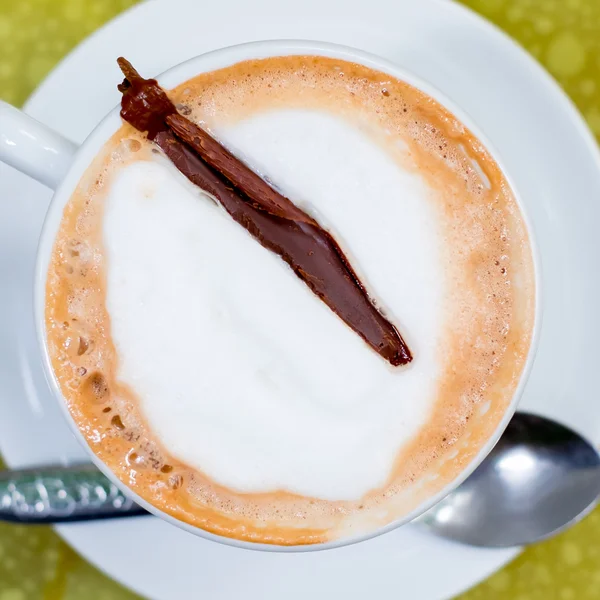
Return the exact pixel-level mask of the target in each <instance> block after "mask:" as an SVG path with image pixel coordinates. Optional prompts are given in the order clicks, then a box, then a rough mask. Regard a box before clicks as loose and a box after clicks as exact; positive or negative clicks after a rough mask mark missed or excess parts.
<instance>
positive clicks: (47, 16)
mask: <svg viewBox="0 0 600 600" xmlns="http://www.w3.org/2000/svg"><path fill="white" fill-rule="evenodd" d="M418 1H419V0H415V2H418ZM133 3H134V0H94V1H91V2H90V1H86V0H20V1H19V0H0V97H1V98H2V99H4V100H8V101H9V102H12V103H14V104H17V105H20V104H22V103H23V101H24V100H25V99H26V98H27V96H28V95H29V94H30V93H31V91H32V90H33V89H34V88H35V86H36V85H37V84H38V83H39V82H40V80H41V79H42V78H43V77H44V76H45V75H46V73H48V71H50V69H52V67H53V66H54V65H55V64H56V63H57V62H58V60H59V59H60V58H61V57H62V56H64V55H65V54H66V53H67V52H68V51H69V50H70V49H71V48H72V47H73V46H75V44H77V43H78V42H79V41H80V40H82V39H83V38H84V37H86V36H87V35H88V34H89V33H91V32H92V31H93V30H94V29H96V28H97V27H98V26H100V25H101V24H102V23H104V22H105V21H107V20H108V19H110V18H111V17H112V16H114V15H116V14H117V13H118V12H119V11H121V10H123V9H125V8H127V7H129V6H130V5H132V4H133ZM465 4H468V5H469V6H471V7H472V8H474V9H475V10H477V11H479V12H480V13H481V14H483V15H485V16H486V17H488V18H489V19H491V20H492V21H494V22H495V23H497V24H498V25H499V26H500V27H502V28H503V29H504V30H505V31H507V32H508V33H509V34H510V35H512V36H513V37H514V38H516V39H517V40H518V41H519V42H520V43H521V44H522V45H523V46H525V48H527V50H529V51H530V52H531V53H532V54H533V55H534V56H535V57H536V58H537V59H538V60H540V61H541V62H542V63H543V64H544V65H545V66H546V67H547V68H548V69H549V70H550V72H551V73H552V74H553V75H554V76H555V77H556V78H557V79H558V80H559V82H560V83H561V85H562V86H563V87H564V88H565V90H566V91H567V92H568V94H569V95H570V96H571V97H572V98H573V100H574V101H575V102H576V103H577V105H578V107H579V109H580V110H581V111H582V113H583V114H584V115H585V118H586V119H587V122H588V124H589V126H590V127H591V129H592V130H593V131H594V133H595V134H596V136H597V137H599V138H600V0H465ZM596 540H600V509H598V510H597V511H596V512H595V513H593V514H592V515H590V516H589V517H588V518H587V519H585V520H584V521H583V522H582V523H580V524H579V525H577V526H576V527H574V528H573V529H571V530H570V531H568V532H567V533H565V534H563V535H561V536H560V537H558V538H556V539H554V540H551V541H549V542H546V543H543V544H539V545H537V546H534V547H531V548H529V549H528V550H526V551H525V552H524V553H523V554H522V555H521V556H520V557H519V558H518V559H517V560H515V561H514V562H513V563H512V564H511V565H509V566H508V567H507V568H505V569H503V570H502V571H500V572H499V573H497V574H496V575H494V576H493V577H491V578H490V579H489V580H488V581H486V582H485V583H483V584H482V585H480V586H478V587H477V588H475V589H474V590H472V591H471V592H469V593H467V594H465V595H464V596H463V597H462V598H461V600H587V599H594V600H597V599H599V598H600V544H598V543H597V542H596ZM81 598H85V599H86V600H132V599H134V598H135V596H134V595H133V594H131V593H130V592H127V591H126V590H124V589H123V588H121V587H120V586H119V585H117V584H116V583H114V582H112V581H110V580H109V579H108V578H107V577H105V576H104V575H102V574H101V573H99V572H98V571H97V570H96V569H95V568H94V567H92V566H90V565H89V564H87V563H86V562H85V561H84V560H83V559H81V558H80V557H79V556H78V555H77V554H76V553H75V552H74V551H73V550H71V549H70V548H69V547H68V546H67V545H66V544H65V543H64V542H63V541H61V540H60V539H59V538H58V536H57V535H56V534H54V533H53V532H52V530H50V529H49V528H27V527H23V526H17V525H6V524H0V600H29V599H31V600H72V599H78V600H79V599H81ZM408 600H417V599H412V598H411V599H408Z"/></svg>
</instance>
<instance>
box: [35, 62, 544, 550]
mask: <svg viewBox="0 0 600 600" xmlns="http://www.w3.org/2000/svg"><path fill="white" fill-rule="evenodd" d="M169 95H170V97H171V99H172V100H173V101H174V102H175V104H176V105H178V108H179V110H180V111H181V112H182V113H183V114H186V115H188V117H189V118H190V119H192V120H194V121H196V122H198V123H200V124H201V125H202V126H204V127H206V128H207V129H209V130H211V131H212V132H213V134H214V135H215V136H216V137H217V138H218V139H219V140H221V141H222V142H223V143H224V144H225V145H226V146H227V147H228V148H230V149H231V150H232V151H233V152H235V153H236V154H237V155H238V156H239V157H240V158H242V159H243V160H244V161H246V162H247V163H248V164H249V165H250V166H251V167H252V168H253V169H255V170H256V171H257V172H259V173H260V174H262V175H263V176H264V177H266V178H268V180H269V181H270V182H271V183H272V184H273V185H274V186H276V187H277V188H279V189H280V190H281V191H282V192H283V193H285V195H286V196H288V197H289V198H290V199H291V200H293V201H294V203H296V204H297V205H298V206H300V207H302V208H303V209H304V210H305V211H306V212H308V213H309V214H311V215H313V216H314V217H315V218H316V219H317V220H318V221H319V223H321V224H322V225H323V226H326V227H327V229H328V230H329V231H330V233H332V235H333V236H334V237H335V239H336V240H337V241H338V243H339V244H340V246H341V247H342V248H343V250H344V252H345V253H346V254H347V256H348V257H349V258H350V260H351V262H352V266H353V267H354V268H355V270H356V271H357V273H358V275H359V276H360V278H361V280H362V281H364V282H365V283H366V284H367V286H368V289H369V290H370V291H371V292H372V293H373V296H374V298H375V300H376V301H377V305H378V306H379V307H380V308H381V309H382V311H383V312H384V313H385V315H386V316H387V317H388V318H389V319H390V320H391V321H392V322H393V323H395V324H397V325H398V327H399V329H401V331H402V332H403V334H405V338H406V340H407V342H408V344H409V346H410V348H411V350H412V351H413V355H414V361H413V363H412V364H411V365H409V366H408V367H402V368H394V367H391V366H390V365H389V364H386V363H385V361H383V360H382V359H381V357H379V356H378V355H377V354H376V353H374V352H373V351H372V350H371V349H370V348H369V347H368V346H367V345H366V344H365V343H364V342H363V341H362V340H361V339H360V338H359V337H358V336H356V335H355V334H354V333H353V332H352V331H351V330H350V329H349V328H348V327H347V326H346V325H345V324H344V323H343V322H342V321H341V320H340V319H338V318H337V317H336V315H334V314H333V313H332V312H331V311H330V310H329V309H328V308H327V307H326V306H325V305H324V304H323V303H322V302H321V301H320V300H319V299H318V298H316V297H315V296H314V295H313V294H311V292H310V291H309V290H308V289H307V288H306V286H305V285H304V284H303V283H302V282H300V281H299V280H298V279H297V278H296V277H295V275H294V274H293V273H292V272H291V270H290V269H289V268H288V267H287V265H285V264H284V263H283V262H282V261H281V260H280V259H279V258H278V257H277V256H275V255H273V254H272V253H270V252H269V251H268V250H266V249H265V248H263V247H262V246H260V245H259V244H258V243H257V242H256V241H255V240H254V239H253V238H252V237H251V236H250V235H249V234H248V233H247V231H245V230H244V229H243V228H241V227H240V226H239V225H238V224H237V223H235V222H234V221H232V220H231V218H230V217H229V216H228V215H227V214H226V213H225V212H224V211H223V210H222V209H221V208H220V207H219V206H218V205H216V204H215V202H214V201H213V200H212V199H211V198H209V197H207V196H206V195H203V194H202V193H201V191H200V190H199V189H197V188H195V187H194V186H192V185H191V184H189V182H187V181H186V180H185V179H184V178H183V177H182V176H181V175H180V174H179V173H178V172H177V171H176V170H175V169H174V168H173V167H172V166H171V165H170V164H169V163H168V161H166V159H165V158H164V157H163V156H162V155H161V154H160V153H159V152H157V150H156V148H154V147H153V146H152V144H150V143H149V142H148V141H147V140H145V139H144V137H143V136H142V135H140V134H139V133H138V132H136V131H134V130H133V129H132V128H131V127H129V126H128V125H123V127H122V128H121V129H120V131H119V132H117V133H116V134H115V135H114V136H113V138H112V139H111V140H110V142H109V143H108V144H107V145H106V147H105V149H104V151H103V152H102V153H101V154H100V155H99V156H98V157H97V159H96V160H95V161H94V163H93V164H92V165H91V166H90V167H89V169H88V171H87V172H86V174H85V175H84V177H83V178H82V180H81V182H80V184H79V187H78V189H77V190H76V192H75V193H74V195H73V197H72V198H71V200H70V201H69V203H68V204H67V207H66V209H65V213H64V216H63V221H62V224H61V228H60V231H59V234H58V236H57V240H56V243H55V247H54V252H53V256H52V261H51V265H50V269H49V273H48V280H47V289H46V328H47V336H48V341H49V345H50V353H51V357H52V362H53V367H54V370H55V373H56V375H57V378H58V380H59V383H60V386H61V389H62V391H63V394H64V396H65V398H66V401H67V404H68V406H69V409H70V411H71V414H72V415H73V418H74V419H75V421H76V422H77V424H78V425H79V427H80V429H81V431H82V432H83V434H84V436H85V437H86V439H87V441H88V443H89V444H90V446H91V447H92V449H93V450H94V452H95V453H96V454H97V455H98V456H99V457H100V458H101V459H102V460H103V461H104V462H105V463H106V464H107V465H108V466H109V467H110V468H111V469H112V470H113V471H114V472H115V473H116V474H117V476H118V477H119V478H121V480H122V481H123V482H124V483H126V484H127V485H128V486H130V487H131V489H133V490H134V491H135V492H136V493H138V494H139V495H140V496H142V497H143V498H145V499H146V500H148V501H149V502H150V503H152V504H154V505H155V506H157V507H158V508H160V509H161V510H163V511H165V512H167V513H169V514H171V515H173V516H175V517H177V518H179V519H181V520H183V521H186V522H189V523H192V524H194V525H198V526H200V527H203V528H205V529H207V530H209V531H213V532H215V533H218V534H222V535H226V536H229V537H235V538H239V539H245V540H251V541H259V542H266V543H275V544H306V543H318V542H323V541H328V540H332V539H337V538H341V537H346V536H352V535H356V534H360V533H364V532H365V531H368V530H372V529H376V528H379V527H381V526H383V525H385V524H387V523H389V522H391V521H393V520H394V519H396V518H399V517H401V516H402V515H403V514H405V513H406V512H407V511H409V510H411V509H412V508H414V507H415V506H416V505H418V504H419V503H420V502H422V501H423V500H424V499H425V498H427V497H429V496H431V495H432V494H434V493H435V492H436V491H439V490H440V489H441V488H442V487H443V486H444V485H445V484H446V483H448V482H449V481H451V480H452V479H453V478H454V477H456V475H457V474H458V473H460V471H461V470H462V469H463V468H464V467H465V466H466V464H467V463H468V462H469V460H470V459H472V458H473V456H474V454H475V453H476V452H477V451H478V450H479V449H480V448H481V446H482V445H483V444H484V443H485V441H486V440H487V439H488V438H489V436H490V435H491V433H492V432H493V430H494V429H495V427H496V425H497V424H498V422H499V420H500V419H501V417H502V415H503V413H504V411H505V409H506V407H507V405H508V404H509V403H510V400H511V398H512V396H513V394H514V391H515V389H516V386H517V384H518V381H519V377H520V374H521V371H522V369H523V366H524V364H525V360H526V357H527V353H528V350H529V345H530V342H531V331H532V327H533V322H534V317H535V315H534V305H535V284H534V270H533V263H532V258H531V249H530V246H529V240H528V235H527V230H526V227H525V224H524V222H523V220H522V218H521V215H520V212H519V209H518V206H517V204H516V202H515V200H514V197H513V195H512V193H511V190H510V189H509V187H508V185H507V183H506V181H505V179H504V177H503V175H502V173H501V171H500V170H499V168H498V166H497V165H496V163H495V161H494V160H493V159H492V157H491V156H490V155H489V154H488V153H487V152H486V150H485V149H484V148H483V147H482V146H481V144H480V142H479V141H478V140H477V139H476V138H474V137H473V136H472V134H471V133H470V132H469V131H467V130H466V129H465V128H464V126H463V125H462V124H461V123H460V122H458V121H457V120H456V119H455V118H454V117H453V116H452V115H451V114H449V113H448V112H447V111H445V110H444V109H443V108H442V107H441V106H440V105H439V104H438V103H436V102H435V101H434V100H433V99H431V98H429V97H428V96H425V95H424V94H422V93H421V92H419V91H417V90H415V89H414V88H412V87H410V86H409V85H407V84H405V83H403V82H400V81H397V80H395V79H393V78H391V77H390V76H389V75H386V74H383V73H379V72H376V71H373V70H371V69H369V68H367V67H363V66H360V65H355V64H350V63H346V62H343V61H339V60H334V59H326V58H321V57H278V58H270V59H264V60H260V61H249V62H244V63H239V64H237V65H234V66H232V67H228V68H225V69H222V70H220V71H215V72H213V73H207V74H203V75H200V76H198V77H196V78H195V79H192V80H190V81H188V82H186V83H185V84H182V85H180V86H178V87H177V88H176V89H175V90H172V91H171V92H169Z"/></svg>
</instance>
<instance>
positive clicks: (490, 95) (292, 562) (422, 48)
mask: <svg viewBox="0 0 600 600" xmlns="http://www.w3.org/2000/svg"><path fill="white" fill-rule="evenodd" d="M182 4H183V3H182V2H180V1H177V0H170V1H169V2H157V1H155V2H148V3H145V4H142V5H139V6H137V7H136V8H134V9H132V10H130V11H129V12H127V13H125V14H124V15H122V16H121V17H119V18H118V19H116V20H115V21H113V22H111V23H110V24H109V25H108V26H106V27H105V28H103V29H102V30H100V31H99V32H98V33H96V34H95V35H93V36H92V37H91V38H89V39H88V40H87V41H85V42H84V43H83V44H82V45H81V46H80V47H79V48H77V49H76V50H75V51H74V52H73V53H72V54H71V55H70V56H69V57H67V59H66V60H65V61H63V62H62V63H61V65H60V66H59V67H58V68H57V69H56V70H55V71H54V72H53V73H52V74H51V75H50V77H49V78H48V79H47V80H46V81H45V82H44V83H43V84H42V85H41V86H40V88H39V89H38V91H37V92H36V93H35V94H34V95H33V97H32V98H31V99H30V100H29V102H28V104H27V110H28V111H29V112H30V113H31V114H33V115H34V116H36V117H37V118H39V119H40V120H42V121H44V122H46V123H48V124H49V125H51V126H53V127H55V128H56V129H58V130H60V131H62V132H63V133H64V134H66V135H67V136H70V137H71V138H72V139H74V140H77V141H80V140H83V138H84V137H85V136H86V135H87V133H88V132H89V131H90V130H91V129H92V127H93V126H94V124H95V123H96V122H97V121H98V120H99V119H100V118H101V117H102V116H103V115H104V114H105V113H106V112H108V110H109V109H111V108H112V107H113V106H114V105H115V104H116V103H117V102H118V93H117V91H116V84H117V83H118V81H119V79H120V74H119V71H118V69H117V67H116V64H115V62H114V59H115V58H116V57H117V56H119V55H120V54H123V55H125V56H126V57H127V58H129V59H130V60H132V61H133V63H134V64H135V65H136V67H138V68H139V69H140V70H141V71H142V72H143V73H147V74H152V73H158V72H160V71H162V70H164V69H166V68H167V67H169V66H171V65H172V64H174V63H177V62H180V61H182V60H184V59H187V58H189V57H191V56H194V55H196V54H200V53H202V52H205V51H207V50H211V49H214V48H217V47H221V46H226V45H230V44H235V43H240V42H244V41H250V40H259V39H273V38H308V39H316V40H322V41H331V42H338V43H342V44H347V45H350V46H356V47H359V48H362V49H365V50H369V51H371V52H374V53H376V54H379V55H382V56H384V57H386V58H389V59H391V60H394V61H396V62H397V63H399V64H400V65H402V66H404V67H406V68H408V69H410V70H413V71H415V72H416V73H417V74H419V75H421V76H422V77H423V78H425V79H429V80H430V81H431V82H432V83H433V84H435V85H437V86H438V87H439V88H441V90H442V91H444V92H445V93H446V95H448V96H449V97H450V98H451V99H452V100H454V101H455V102H456V103H457V104H459V105H461V106H462V107H463V108H464V109H465V110H466V111H467V112H469V113H470V114H471V116H472V117H473V118H474V120H475V121H476V122H478V123H479V125H480V126H481V128H482V129H483V130H484V131H485V132H486V133H487V135H488V137H489V138H491V140H492V141H493V143H494V145H495V146H496V147H497V149H498V150H499V152H500V153H501V154H502V156H503V161H504V163H505V164H506V166H507V168H508V169H509V170H510V172H511V175H512V177H513V179H514V181H515V182H516V184H517V186H518V187H519V189H520V191H521V194H522V196H523V198H524V200H525V202H526V204H527V205H528V209H529V212H530V214H531V216H532V218H533V221H534V226H535V229H536V231H537V237H538V241H539V245H540V249H541V253H542V257H543V262H544V297H545V315H544V325H543V329H542V336H541V343H540V350H539V353H538V358H537V361H536V364H535V366H534V369H533V373H532V375H531V379H530V383H529V385H528V387H527V390H526V392H525V397H524V399H523V404H522V407H523V408H526V409H528V410H533V411H537V412H540V413H543V414H545V415H549V416H551V417H554V418H557V419H560V420H562V421H563V422H565V423H567V424H568V425H570V426H572V427H574V428H576V429H579V430H580V431H582V432H583V433H584V434H587V435H588V436H589V437H591V438H592V439H594V440H596V441H599V442H600V404H598V402H597V401H596V387H597V386H596V379H597V376H596V371H597V364H596V363H597V358H598V350H597V348H598V340H599V339H600V316H599V315H598V307H599V306H600V274H599V272H598V268H597V257H598V256H600V236H599V235H598V233H597V224H598V223H599V222H600V202H599V200H598V199H599V198H600V156H599V154H598V151H597V149H596V146H595V142H594V140H593V138H592V137H591V134H590V133H589V132H588V131H587V129H586V128H585V126H584V124H583V122H582V120H581V118H580V117H579V115H578V114H577V113H576V111H575V110H574V108H573V107H572V105H571V104H570V103H569V101H568V100H567V99H566V97H565V96H564V95H563V94H562V92H561V91H560V90H559V88H558V87H557V86H556V84H555V83H554V82H553V81H552V80H551V79H550V78H549V76H548V75H546V73H545V72H544V71H543V70H542V69H541V68H539V67H538V66H537V64H536V63H535V62H534V61H533V60H531V59H530V58H528V56H527V55H526V54H525V53H524V52H523V51H522V50H521V49H520V48H519V47H518V46H517V45H515V44H514V43H512V42H511V41H510V40H509V39H508V38H507V37H505V36H504V35H503V34H502V33H501V32H500V31H498V30H497V29H495V28H494V27H492V26H491V25H489V24H487V23H486V22H484V21H483V20H481V19H480V18H478V17H476V16H475V15H474V14H472V13H470V12H469V11H467V10H465V9H464V8H462V7H460V6H458V5H455V4H454V3H452V2H449V1H447V0H421V1H420V2H415V1H414V0H370V1H369V2H368V3H367V4H365V3H364V1H363V0H303V2H302V3H287V2H278V1H277V0H253V2H251V3H250V2H243V1H242V0H221V1H220V2H214V3H210V2H202V3H197V2H195V1H190V2H187V3H185V4H186V7H185V10H183V9H182V6H181V5H182ZM159 31H161V32H162V33H159ZM0 197H2V202H0V282H1V285H2V293H1V294H0V382H1V390H2V391H1V396H0V410H1V411H2V419H1V420H0V442H1V445H2V446H1V450H2V453H3V455H4V457H5V459H6V461H7V462H8V464H9V465H11V466H13V467H23V466H26V465H32V464H40V463H44V462H47V463H53V462H57V461H64V462H68V461H73V460H76V459H83V458H85V454H84V453H83V452H82V450H81V449H80V448H79V446H78V444H77V442H76V441H75V440H74V438H73V437H72V436H71V434H70V432H69V430H68V427H67V426H66V424H65V423H64V422H63V419H62V415H61V413H60V412H59V409H58V407H57V406H56V405H55V402H54V400H53V399H52V398H51V397H50V395H49V391H48V388H47V387H46V383H45V381H44V379H43V375H42V370H41V365H40V361H39V358H38V354H37V349H36V342H35V337H34V331H33V323H32V306H31V295H32V291H31V281H32V272H33V263H34V254H35V246H36V241H37V236H38V233H39V230H40V227H41V223H42V219H43V216H44V210H45V206H46V203H47V201H48V199H49V198H50V192H49V191H48V190H46V189H44V188H42V187H41V186H40V185H38V184H36V183H34V182H32V181H30V180H28V179H27V178H25V177H24V176H22V175H20V174H18V173H16V172H14V171H12V170H10V169H8V168H7V167H4V166H0ZM58 531H59V533H60V534H61V535H62V536H63V537H64V538H65V539H66V540H67V541H68V542H69V543H71V544H72V545H73V546H74V547H75V548H76V549H77V550H78V551H79V552H80V553H81V554H83V555H84V556H85V557H86V558H88V559H89V560H90V561H92V562H93V563H94V564H96V565H97V566H98V567H99V568H101V569H102V570H104V571H105V572H106V573H108V574H109V575H111V576H112V577H114V578H116V579H118V580H119V581H121V582H122V583H124V584H125V585H127V586H129V587H131V588H132V589H134V590H136V591H138V592H139V593H141V594H143V595H145V596H148V597H151V598H154V599H157V600H158V599H160V600H172V599H173V598H183V597H190V594H191V592H192V590H198V594H202V595H203V596H204V597H206V598H210V599H211V600H220V599H230V598H239V597H242V596H243V597H244V598H249V599H256V600H258V599H260V600H269V599H275V598H277V599H278V598H281V597H285V598H287V599H288V600H293V599H296V598H297V599H300V598H302V599H304V598H306V597H311V598H317V599H319V598H329V597H333V598H338V597H339V598H345V599H346V600H351V599H354V598H356V599H358V598H360V599H363V598H365V597H370V598H379V597H384V596H386V597H387V596H388V595H390V593H396V594H397V595H398V594H399V595H400V596H402V597H405V598H411V599H418V600H442V599H447V598H450V597H452V596H454V595H456V594H458V593H459V592H461V591H463V590H465V589H467V588H469V587H470V586H472V585H474V584H475V583H477V582H479V581H480V580H481V579H483V578H485V577H487V576H488V575H490V574H491V573H493V572H494V571H495V570H497V569H498V568H500V567H501V566H502V565H504V564H505V563H506V562H507V561H508V560H509V559H511V558H512V557H514V556H515V555H516V554H517V551H516V550H492V551H484V550H474V549H469V548H464V547H461V546H456V545H452V544H449V543H446V542H442V541H439V540H436V539H433V538H430V537H428V536H427V535H425V534H422V533H420V532H419V531H418V530H417V529H414V528H412V527H410V526H409V527H404V528H402V529H400V530H396V531H394V532H392V533H389V534H386V535H384V536H381V537H379V538H377V539H374V540H371V541H369V542H363V543H362V544H359V545H355V546H351V547H346V548H342V549H337V550H330V551H326V552H313V553H304V554H276V553H259V552H251V551H244V550H238V549H235V548H232V547H228V546H224V545H220V544H214V543H212V542H208V541H205V540H202V539H200V538H196V537H194V536H192V535H189V534H187V533H185V532H183V531H181V530H179V529H177V528H175V527H172V526H170V525H167V524H166V523H163V522H161V521H159V520H158V519H155V518H153V517H152V518H151V517H148V518H141V519H133V520H129V521H113V522H102V523H93V524H82V525H75V526H61V527H60V528H58Z"/></svg>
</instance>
